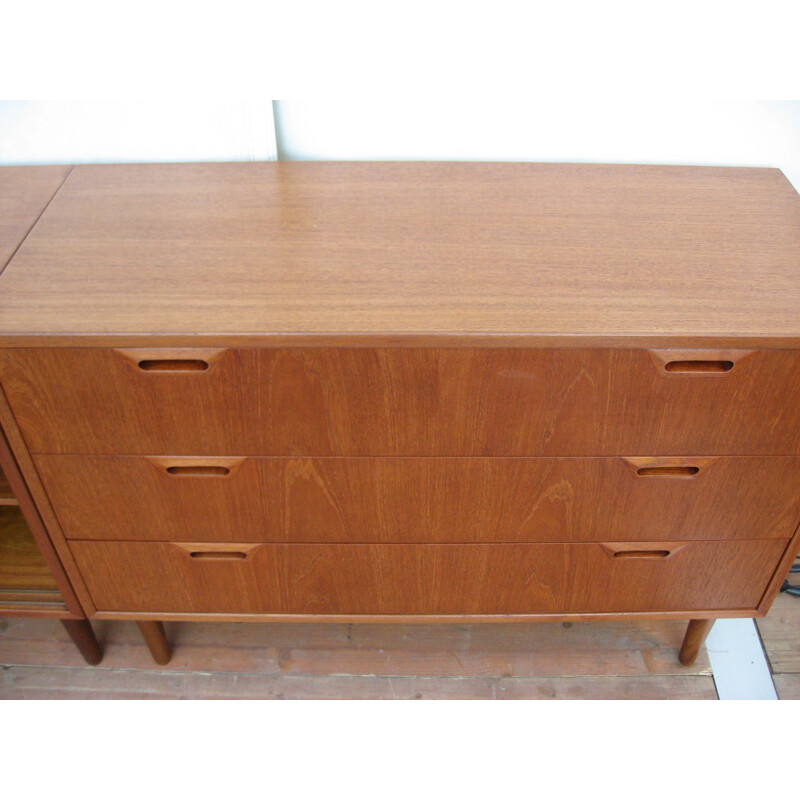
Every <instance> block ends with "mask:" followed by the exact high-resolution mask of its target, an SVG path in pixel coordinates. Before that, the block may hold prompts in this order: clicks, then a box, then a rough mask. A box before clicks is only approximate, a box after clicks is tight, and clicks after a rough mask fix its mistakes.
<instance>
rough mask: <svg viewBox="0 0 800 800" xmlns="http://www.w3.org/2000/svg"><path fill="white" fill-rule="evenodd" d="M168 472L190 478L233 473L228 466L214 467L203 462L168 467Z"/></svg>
mask: <svg viewBox="0 0 800 800" xmlns="http://www.w3.org/2000/svg"><path fill="white" fill-rule="evenodd" d="M167 472H168V473H169V474H170V475H177V476H185V477H190V478H202V477H205V478H213V477H221V476H223V475H230V474H231V471H230V470H229V469H228V468H227V467H212V466H205V465H202V464H197V465H195V466H192V465H186V466H173V467H167Z"/></svg>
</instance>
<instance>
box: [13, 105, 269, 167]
mask: <svg viewBox="0 0 800 800" xmlns="http://www.w3.org/2000/svg"><path fill="white" fill-rule="evenodd" d="M275 155H276V151H275V127H274V122H273V119H272V104H271V102H270V101H269V100H258V101H253V102H194V103H171V102H100V101H97V102H83V101H79V102H67V101H65V102H55V101H36V102H30V101H7V100H6V101H2V102H0V164H48V163H49V164H59V163H61V164H63V163H67V164H77V163H87V162H89V163H91V162H120V161H271V160H274V159H275Z"/></svg>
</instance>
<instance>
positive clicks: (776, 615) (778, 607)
mask: <svg viewBox="0 0 800 800" xmlns="http://www.w3.org/2000/svg"><path fill="white" fill-rule="evenodd" d="M757 625H758V630H759V633H760V634H761V640H762V641H763V642H764V649H765V650H766V651H767V658H768V659H769V663H770V666H771V667H772V672H773V673H775V674H776V675H777V674H780V673H786V672H789V673H800V597H793V596H792V595H788V594H779V595H778V596H777V597H776V598H775V602H774V604H773V606H772V608H771V609H770V611H769V613H768V614H767V616H766V617H763V618H762V619H759V620H757Z"/></svg>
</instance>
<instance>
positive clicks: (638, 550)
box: [599, 542, 687, 561]
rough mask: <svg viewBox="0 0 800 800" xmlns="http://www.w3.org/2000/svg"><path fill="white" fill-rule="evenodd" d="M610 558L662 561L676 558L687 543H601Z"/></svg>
mask: <svg viewBox="0 0 800 800" xmlns="http://www.w3.org/2000/svg"><path fill="white" fill-rule="evenodd" d="M599 544H600V547H602V548H603V551H604V552H605V554H606V555H607V556H608V557H609V558H614V559H616V558H622V559H637V558H639V559H642V558H643V559H649V560H656V561H658V560H661V559H665V558H670V556H674V555H675V554H676V553H678V552H679V551H681V550H683V548H684V547H686V544H687V543H686V542H600V543H599Z"/></svg>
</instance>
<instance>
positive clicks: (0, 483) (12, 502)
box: [0, 468, 19, 506]
mask: <svg viewBox="0 0 800 800" xmlns="http://www.w3.org/2000/svg"><path fill="white" fill-rule="evenodd" d="M18 505H19V500H17V498H16V497H15V496H14V492H12V491H11V486H10V485H9V483H8V478H6V475H5V473H4V472H3V470H2V468H0V506H18Z"/></svg>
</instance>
